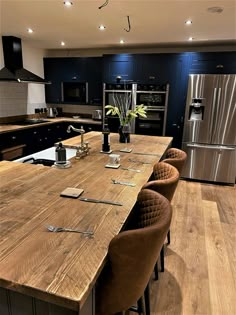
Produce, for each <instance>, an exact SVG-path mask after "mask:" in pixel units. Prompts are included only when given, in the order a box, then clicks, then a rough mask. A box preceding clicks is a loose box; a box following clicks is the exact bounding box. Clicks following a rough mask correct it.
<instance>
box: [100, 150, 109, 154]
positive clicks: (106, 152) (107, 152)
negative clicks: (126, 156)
mask: <svg viewBox="0 0 236 315" xmlns="http://www.w3.org/2000/svg"><path fill="white" fill-rule="evenodd" d="M111 152H112V150H110V151H100V153H104V154H110V153H111Z"/></svg>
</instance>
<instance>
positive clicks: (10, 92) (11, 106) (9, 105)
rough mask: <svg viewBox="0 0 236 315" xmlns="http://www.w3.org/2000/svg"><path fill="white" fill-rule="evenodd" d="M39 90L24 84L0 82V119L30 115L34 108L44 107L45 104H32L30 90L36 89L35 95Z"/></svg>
mask: <svg viewBox="0 0 236 315" xmlns="http://www.w3.org/2000/svg"><path fill="white" fill-rule="evenodd" d="M34 85H35V84H34ZM40 88H42V87H41V86H40V87H36V88H35V87H34V86H33V85H32V86H30V85H29V84H26V83H15V82H0V117H9V116H18V115H30V114H34V109H35V108H43V107H46V104H45V103H34V102H32V100H33V97H32V96H31V95H32V90H34V89H36V93H37V92H38V89H40ZM43 88H44V87H43ZM40 92H41V91H40Z"/></svg>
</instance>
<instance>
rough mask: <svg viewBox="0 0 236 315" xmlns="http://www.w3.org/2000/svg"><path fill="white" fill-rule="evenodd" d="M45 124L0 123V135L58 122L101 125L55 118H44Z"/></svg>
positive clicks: (80, 119)
mask: <svg viewBox="0 0 236 315" xmlns="http://www.w3.org/2000/svg"><path fill="white" fill-rule="evenodd" d="M44 119H45V120H47V122H43V123H38V124H33V125H17V124H14V123H11V124H1V123H0V133H5V132H9V131H15V130H22V129H29V128H33V127H39V126H45V125H46V126H47V125H50V124H53V123H60V122H68V123H71V124H73V123H81V124H91V125H102V121H101V120H93V119H91V118H77V119H75V118H72V117H71V118H69V117H56V118H44Z"/></svg>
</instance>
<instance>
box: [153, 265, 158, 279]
mask: <svg viewBox="0 0 236 315" xmlns="http://www.w3.org/2000/svg"><path fill="white" fill-rule="evenodd" d="M154 273H155V278H154V279H155V280H158V279H159V276H158V263H157V262H156V263H155V266H154Z"/></svg>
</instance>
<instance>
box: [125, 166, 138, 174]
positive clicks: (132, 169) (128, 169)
mask: <svg viewBox="0 0 236 315" xmlns="http://www.w3.org/2000/svg"><path fill="white" fill-rule="evenodd" d="M121 169H122V170H125V171H132V172H137V173H141V170H136V169H134V168H130V167H121Z"/></svg>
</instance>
